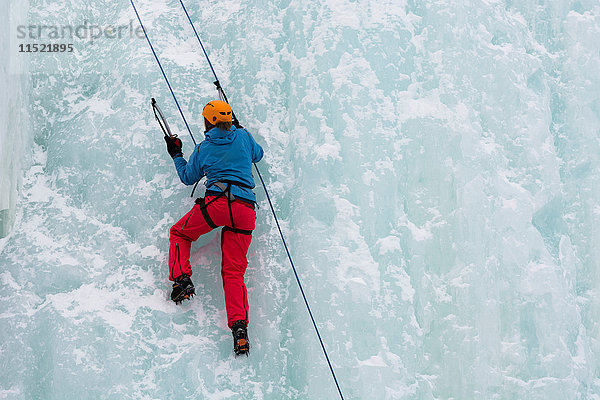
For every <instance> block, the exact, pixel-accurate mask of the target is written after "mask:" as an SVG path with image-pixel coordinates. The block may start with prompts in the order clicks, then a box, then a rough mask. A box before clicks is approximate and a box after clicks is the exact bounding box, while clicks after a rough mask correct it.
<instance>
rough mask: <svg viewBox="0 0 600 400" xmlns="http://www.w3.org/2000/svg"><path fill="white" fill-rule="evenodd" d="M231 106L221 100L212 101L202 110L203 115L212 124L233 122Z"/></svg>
mask: <svg viewBox="0 0 600 400" xmlns="http://www.w3.org/2000/svg"><path fill="white" fill-rule="evenodd" d="M231 114H232V112H231V106H229V104H227V103H225V102H224V101H221V100H213V101H210V102H209V103H208V104H207V105H205V106H204V110H202V116H203V117H204V118H206V120H207V121H208V122H209V123H210V124H211V125H216V124H218V123H219V122H231V121H232V115H231Z"/></svg>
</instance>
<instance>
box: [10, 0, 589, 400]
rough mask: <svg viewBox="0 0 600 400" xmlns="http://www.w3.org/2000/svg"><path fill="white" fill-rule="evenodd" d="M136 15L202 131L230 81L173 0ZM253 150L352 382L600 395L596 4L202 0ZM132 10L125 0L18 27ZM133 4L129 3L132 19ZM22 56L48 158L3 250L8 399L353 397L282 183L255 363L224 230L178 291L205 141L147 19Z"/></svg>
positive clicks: (499, 394)
mask: <svg viewBox="0 0 600 400" xmlns="http://www.w3.org/2000/svg"><path fill="white" fill-rule="evenodd" d="M136 3H137V4H138V7H139V9H140V13H141V16H142V18H143V20H144V22H145V23H146V27H147V29H148V32H149V34H150V35H151V38H152V40H153V43H154V45H155V48H156V49H157V52H158V54H159V56H160V57H161V60H162V61H163V65H164V66H165V69H166V71H167V74H168V76H169V78H170V80H171V83H172V85H173V87H174V88H175V90H176V93H177V95H178V98H179V100H180V102H181V104H182V107H183V110H184V112H185V113H186V116H187V117H188V121H189V122H190V124H191V127H192V130H193V132H194V134H195V136H196V139H197V140H201V139H202V133H201V131H202V123H201V121H200V119H199V115H200V112H201V109H202V106H203V105H204V103H205V102H206V101H208V100H210V99H212V98H213V97H214V95H215V91H214V87H213V85H212V83H211V79H212V76H211V72H210V70H209V69H208V66H207V65H206V62H205V60H204V58H203V57H202V55H201V53H200V52H199V49H198V45H197V43H196V41H195V38H194V37H193V36H192V35H193V32H192V31H191V29H190V28H189V26H188V25H186V24H187V20H186V19H185V16H184V14H183V13H182V11H181V9H180V8H179V7H180V6H179V4H178V2H177V1H171V0H140V1H138V2H136ZM186 4H187V5H188V8H189V10H190V12H191V14H192V18H193V20H194V21H197V24H198V25H197V27H198V29H199V30H200V33H201V35H202V38H203V40H204V41H205V44H206V45H207V50H208V51H209V53H210V55H211V58H212V60H213V63H214V66H215V68H216V70H217V71H218V73H219V77H220V78H221V81H222V83H223V85H224V86H225V89H226V91H227V94H228V96H229V98H230V100H231V102H232V105H233V106H234V108H235V110H236V114H238V115H239V117H240V119H241V120H242V123H243V124H244V125H245V126H246V127H248V129H249V130H251V131H252V132H254V133H255V134H256V137H257V140H258V141H259V142H260V143H261V144H262V145H263V146H264V148H265V153H266V157H265V160H264V162H261V164H260V168H261V170H262V171H263V174H264V177H265V179H266V181H267V184H268V187H269V189H270V191H271V195H272V197H273V199H274V201H275V204H276V208H277V212H278V213H279V217H280V219H281V221H282V223H283V229H284V231H285V232H286V234H287V239H288V243H289V245H290V248H291V249H292V254H293V256H294V259H295V261H296V265H297V267H298V270H299V273H300V276H301V278H302V280H303V283H304V285H305V289H306V292H307V295H308V297H309V299H310V301H311V305H312V307H313V311H314V313H315V318H316V319H317V321H318V323H319V327H320V329H321V333H322V335H323V339H324V342H325V344H326V346H327V348H328V350H329V352H330V356H331V359H332V362H333V364H334V367H335V368H336V372H337V374H338V378H339V380H340V383H341V387H342V390H343V391H344V394H345V396H346V398H347V399H544V400H553V399H556V400H559V399H560V400H563V399H599V398H600V361H599V360H600V342H599V341H598V337H599V334H600V324H599V322H598V321H600V298H599V282H600V269H599V267H598V261H599V259H600V258H599V257H600V254H598V250H597V246H595V244H596V243H598V239H599V238H598V230H597V228H596V227H597V226H598V223H599V222H600V221H598V218H599V216H600V212H599V209H600V208H599V206H600V190H599V189H598V185H597V183H596V182H597V180H598V177H599V176H600V174H599V171H598V169H599V167H600V163H599V161H600V160H599V159H598V154H599V152H598V150H600V149H598V146H599V145H600V142H599V141H598V122H599V119H600V108H599V104H600V78H599V77H598V75H597V71H598V67H599V65H598V64H599V62H600V53H599V50H600V48H599V47H598V46H599V45H600V43H599V42H598V41H597V39H596V38H597V37H598V36H599V34H600V32H599V29H600V28H599V27H600V22H599V20H600V7H599V6H598V4H597V2H596V1H574V2H571V1H544V0H541V1H540V0H535V1H523V2H513V1H510V0H507V1H466V2H453V1H436V2H429V1H425V2H421V1H367V0H365V1H345V0H337V1H334V0H328V1H319V2H317V1H314V2H313V1H305V2H292V1H283V2H276V1H264V2H238V1H208V2H202V3H196V2H189V4H188V2H186ZM86 21H87V23H88V24H94V25H98V26H103V27H107V26H125V27H129V26H135V24H136V21H135V16H134V14H133V11H132V9H131V7H130V5H129V3H128V2H120V3H113V2H110V3H109V2H102V1H91V0H90V1H63V2H53V1H37V0H36V1H32V7H31V11H30V13H29V17H28V23H32V24H43V25H50V24H56V25H71V26H75V27H76V26H80V25H82V24H83V23H84V22H86ZM130 23H133V25H130ZM128 29H129V28H125V29H124V31H123V33H124V36H123V37H121V38H112V39H111V38H107V37H102V38H97V39H95V40H94V41H92V40H91V39H90V38H89V37H88V38H84V39H75V40H73V42H74V44H75V49H76V51H75V52H74V54H49V55H48V54H47V55H43V56H41V55H38V56H34V57H31V65H30V69H31V70H30V73H29V81H28V83H29V85H30V91H29V92H28V93H29V106H30V108H31V110H32V115H31V118H32V130H33V131H34V132H35V145H34V146H33V147H32V150H31V151H32V154H33V158H32V159H33V164H34V165H33V166H31V167H27V168H25V170H24V189H23V192H22V196H21V204H22V205H21V206H20V208H19V213H20V218H21V219H20V223H19V225H18V226H17V227H16V229H15V230H14V232H12V233H11V235H10V236H9V237H8V238H7V239H5V246H4V249H3V250H2V253H0V266H1V267H2V271H1V272H0V285H1V286H0V288H1V289H0V295H1V296H2V302H1V305H0V307H1V308H0V317H1V318H2V324H1V325H0V341H1V343H2V346H3V347H2V351H1V353H0V358H1V360H2V365H8V366H10V368H3V369H2V371H0V385H1V386H0V397H6V398H15V399H28V398H44V399H55V398H56V399H61V398H90V399H113V398H114V399H116V398H119V399H123V398H124V399H155V398H187V399H199V398H206V399H226V398H232V399H238V398H244V399H333V398H336V397H337V393H336V390H335V386H334V385H333V383H332V380H331V378H330V376H329V372H328V369H327V366H326V364H325V361H324V359H323V357H322V355H321V352H320V348H319V345H318V342H317V340H316V338H315V335H314V332H313V330H312V327H311V325H310V322H309V318H308V315H307V312H306V310H305V308H304V305H303V302H302V301H301V300H300V297H299V296H300V294H299V291H298V289H297V287H296V286H295V282H294V280H293V277H292V273H291V271H290V267H289V266H288V263H287V259H286V256H285V252H284V251H283V249H282V247H281V244H280V242H279V237H278V233H277V230H276V228H275V227H274V222H273V220H272V219H271V216H270V211H269V209H268V207H267V204H266V202H265V195H264V193H263V192H262V191H261V190H260V189H257V195H258V198H259V201H260V203H261V206H262V208H261V209H260V210H258V223H257V230H256V231H255V237H254V239H253V245H252V247H251V250H250V265H249V269H248V273H247V284H248V287H249V292H250V303H251V311H250V320H251V325H250V339H251V342H252V346H253V347H252V352H251V355H250V357H249V358H244V359H237V360H236V359H234V358H233V356H232V351H231V337H230V333H229V332H228V330H227V329H226V327H225V314H224V304H223V294H222V289H221V283H220V276H219V257H220V255H219V252H220V250H219V236H218V235H209V236H207V237H205V238H203V239H201V240H200V241H199V243H197V245H195V246H194V248H193V255H192V264H193V266H194V277H193V279H194V282H195V283H196V287H197V292H198V296H197V297H196V298H195V299H194V301H192V302H188V303H186V304H185V305H184V306H183V307H176V306H175V305H174V304H172V303H171V302H170V301H169V300H168V295H169V282H167V280H166V256H167V240H168V229H169V227H170V226H171V225H172V224H173V223H174V222H175V221H176V220H177V219H178V218H179V217H180V216H181V215H183V214H184V213H185V212H186V211H188V210H189V208H190V207H191V205H192V204H193V199H191V198H189V188H185V187H183V186H182V185H181V183H180V182H179V181H178V178H177V176H176V174H175V172H174V168H173V166H172V161H171V160H170V158H169V156H168V155H167V154H166V151H165V146H164V142H163V141H162V138H161V135H160V132H159V130H158V127H157V126H156V124H155V122H154V121H153V116H152V114H151V111H150V108H149V99H150V97H152V96H154V97H156V98H157V100H158V101H159V103H160V104H161V106H162V107H163V110H164V111H165V113H166V114H167V115H169V116H171V117H170V123H171V126H172V127H173V128H174V129H175V130H177V131H178V132H180V133H181V136H182V138H183V140H184V152H185V154H186V156H187V155H189V154H190V152H191V148H192V143H191V139H190V138H189V137H188V136H187V134H186V131H185V127H184V126H183V124H182V121H181V119H180V118H179V117H178V111H177V109H176V108H175V106H174V104H173V102H172V99H171V98H170V94H169V92H168V90H167V88H166V86H165V83H164V81H163V80H162V76H161V75H160V71H159V70H158V68H157V66H156V64H155V61H154V59H153V57H152V55H151V53H150V50H149V49H148V47H147V44H146V42H145V40H144V39H143V38H142V39H140V38H138V37H137V36H136V35H135V32H134V34H133V35H130V34H129V31H128Z"/></svg>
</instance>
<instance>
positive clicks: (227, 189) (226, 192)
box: [130, 0, 344, 400]
mask: <svg viewBox="0 0 600 400" xmlns="http://www.w3.org/2000/svg"><path fill="white" fill-rule="evenodd" d="M130 2H131V5H132V6H133V9H134V11H135V14H136V15H137V18H138V21H139V22H140V25H141V26H142V29H143V31H144V35H145V36H146V40H147V41H148V44H149V45H150V49H151V50H152V53H153V54H154V58H155V59H156V61H157V63H158V65H159V67H160V70H161V72H162V74H163V77H164V78H165V81H166V82H167V85H168V86H169V90H170V91H171V95H173V99H174V100H175V104H177V108H179V112H180V113H181V116H182V118H183V120H184V122H185V124H186V126H187V128H188V131H189V132H190V135H191V136H192V140H194V137H193V135H192V132H191V131H190V128H189V126H188V124H187V121H186V120H185V117H184V116H183V112H182V111H181V107H179V102H178V101H177V98H176V97H175V93H174V92H173V90H172V89H171V85H170V84H169V81H168V79H167V76H166V74H165V72H164V70H163V68H162V66H161V64H160V61H159V59H158V57H157V55H156V53H155V51H154V48H153V47H152V43H150V39H149V38H148V35H147V34H146V29H145V28H144V25H143V24H142V20H141V19H140V16H139V14H138V12H137V10H136V8H135V5H134V3H133V0H130ZM179 2H180V3H181V7H182V8H183V11H184V12H185V15H186V16H187V18H188V21H189V22H190V25H191V26H192V29H193V30H194V33H195V35H196V38H197V39H198V42H199V43H200V46H201V47H202V51H203V52H204V55H205V57H206V60H207V61H208V65H209V66H210V69H211V70H212V73H213V75H214V77H215V81H214V84H215V86H216V87H217V91H218V93H219V97H220V98H221V100H223V101H225V102H226V103H229V102H228V101H227V96H226V95H225V91H224V90H223V87H222V86H221V83H220V81H219V78H218V77H217V74H216V72H215V69H214V68H213V65H212V63H211V61H210V58H209V57H208V54H207V53H206V49H205V48H204V45H203V44H202V40H200V36H199V35H198V32H197V31H196V27H195V26H194V23H193V22H192V19H191V18H190V15H189V13H188V11H187V9H186V8H185V5H184V4H183V1H182V0H179ZM232 119H233V123H234V125H236V126H237V125H239V122H238V119H237V118H236V116H235V113H234V112H233V111H232ZM195 144H196V141H195V140H194V145H195ZM254 168H255V169H256V173H257V174H258V177H259V178H260V181H261V184H262V186H263V188H264V190H265V194H266V196H267V200H268V201H269V206H270V208H271V212H272V213H273V217H274V219H275V223H276V224H277V229H278V230H279V235H280V236H281V240H282V242H283V246H284V248H285V251H286V253H287V256H288V259H289V260H290V264H291V266H292V270H293V271H294V276H295V277H296V282H297V283H298V287H299V288H300V292H301V293H302V297H303V299H304V303H305V305H306V308H307V309H308V314H309V315H310V319H311V321H312V324H313V326H314V328H315V331H316V333H317V337H318V338H319V343H320V344H321V349H322V350H323V353H324V355H325V359H326V360H327V364H328V365H329V370H330V371H331V375H332V376H333V380H334V382H335V385H336V387H337V390H338V393H339V395H340V398H341V399H342V400H344V396H343V394H342V390H341V389H340V385H339V383H338V380H337V377H336V375H335V372H334V370H333V366H332V365H331V361H330V360H329V355H328V354H327V350H326V349H325V345H324V343H323V339H322V338H321V334H320V332H319V328H318V327H317V323H316V322H315V319H314V317H313V314H312V311H311V309H310V306H309V304H308V300H307V298H306V294H305V293H304V289H303V287H302V283H301V282H300V277H299V276H298V272H297V271H296V267H295V265H294V261H293V260H292V256H291V254H290V251H289V249H288V246H287V243H286V241H285V237H284V236H283V231H282V230H281V226H280V224H279V220H278V218H277V214H276V213H275V208H274V207H273V203H272V201H271V197H270V196H269V192H268V190H267V186H266V184H265V181H264V180H263V177H262V175H261V173H260V171H259V169H258V166H257V165H256V163H254ZM218 183H220V185H216V184H215V185H216V186H217V187H219V188H220V189H221V190H222V191H221V193H220V194H218V195H217V197H216V198H214V199H212V200H210V201H209V202H208V203H205V199H198V200H196V202H197V203H198V202H200V201H201V202H202V204H201V209H203V211H202V214H203V216H204V217H205V219H206V221H207V223H209V221H210V223H209V225H210V224H211V223H212V224H213V225H214V222H212V220H210V216H209V215H208V212H206V207H207V206H208V205H209V204H210V203H212V202H213V201H215V200H217V199H218V198H220V197H222V196H227V199H228V201H229V212H230V216H232V215H231V214H232V212H231V202H232V200H231V196H232V194H231V185H240V182H232V181H229V182H228V181H225V182H218ZM225 183H226V184H227V186H226V187H225V185H224V184H225ZM196 185H197V184H196ZM221 185H222V186H221ZM223 187H225V190H223ZM192 193H193V192H192ZM233 201H235V198H234V200H233ZM198 204H200V203H198ZM202 206H204V207H202ZM231 222H232V226H233V217H232V218H231ZM215 227H216V225H215ZM226 228H227V229H228V230H233V229H235V228H228V227H224V228H223V229H226ZM240 233H241V232H240Z"/></svg>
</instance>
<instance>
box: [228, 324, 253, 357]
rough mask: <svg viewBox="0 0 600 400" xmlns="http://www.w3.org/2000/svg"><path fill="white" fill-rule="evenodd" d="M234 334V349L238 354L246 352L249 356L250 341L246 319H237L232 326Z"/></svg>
mask: <svg viewBox="0 0 600 400" xmlns="http://www.w3.org/2000/svg"><path fill="white" fill-rule="evenodd" d="M231 333H232V334H233V351H234V353H235V355H236V356H239V355H242V354H245V355H246V356H248V353H249V352H250V343H249V342H248V330H247V329H246V321H236V322H234V323H233V325H232V326H231Z"/></svg>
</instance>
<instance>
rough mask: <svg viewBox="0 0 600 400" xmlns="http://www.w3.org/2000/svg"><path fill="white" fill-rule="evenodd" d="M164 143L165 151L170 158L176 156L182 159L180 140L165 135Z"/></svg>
mask: <svg viewBox="0 0 600 400" xmlns="http://www.w3.org/2000/svg"><path fill="white" fill-rule="evenodd" d="M165 142H167V151H168V152H169V154H170V155H171V157H172V158H175V157H178V156H181V157H183V152H182V151H181V148H182V147H183V144H182V143H181V139H179V138H178V137H177V136H173V137H171V136H167V135H165Z"/></svg>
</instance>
